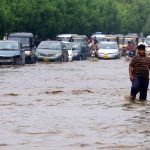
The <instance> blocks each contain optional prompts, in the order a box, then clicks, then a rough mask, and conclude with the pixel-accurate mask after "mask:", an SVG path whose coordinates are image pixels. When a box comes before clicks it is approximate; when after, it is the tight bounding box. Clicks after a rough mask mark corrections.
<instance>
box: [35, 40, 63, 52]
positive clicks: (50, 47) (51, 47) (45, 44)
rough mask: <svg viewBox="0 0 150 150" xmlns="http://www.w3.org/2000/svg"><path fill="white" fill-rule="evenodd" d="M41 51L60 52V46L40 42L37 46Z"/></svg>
mask: <svg viewBox="0 0 150 150" xmlns="http://www.w3.org/2000/svg"><path fill="white" fill-rule="evenodd" d="M38 48H41V49H51V50H60V49H61V44H60V43H56V42H41V43H40V44H39V46H38Z"/></svg>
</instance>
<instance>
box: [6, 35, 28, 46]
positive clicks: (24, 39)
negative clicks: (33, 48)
mask: <svg viewBox="0 0 150 150" xmlns="http://www.w3.org/2000/svg"><path fill="white" fill-rule="evenodd" d="M8 40H13V41H19V42H21V44H22V46H29V43H30V40H29V38H26V37H8Z"/></svg>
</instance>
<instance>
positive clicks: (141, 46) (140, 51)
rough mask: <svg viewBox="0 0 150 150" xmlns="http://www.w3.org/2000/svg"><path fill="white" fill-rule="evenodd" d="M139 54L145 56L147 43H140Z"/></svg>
mask: <svg viewBox="0 0 150 150" xmlns="http://www.w3.org/2000/svg"><path fill="white" fill-rule="evenodd" d="M137 48H138V54H139V55H140V56H145V45H144V44H140V45H138V47H137Z"/></svg>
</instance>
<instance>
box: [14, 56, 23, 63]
mask: <svg viewBox="0 0 150 150" xmlns="http://www.w3.org/2000/svg"><path fill="white" fill-rule="evenodd" d="M14 64H15V65H23V63H22V59H21V57H16V58H15V59H14Z"/></svg>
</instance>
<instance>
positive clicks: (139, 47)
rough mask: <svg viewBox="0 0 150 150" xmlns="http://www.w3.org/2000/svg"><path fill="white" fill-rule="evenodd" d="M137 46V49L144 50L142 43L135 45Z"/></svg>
mask: <svg viewBox="0 0 150 150" xmlns="http://www.w3.org/2000/svg"><path fill="white" fill-rule="evenodd" d="M137 48H138V50H139V49H143V50H145V45H144V44H140V45H138V47H137Z"/></svg>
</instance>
